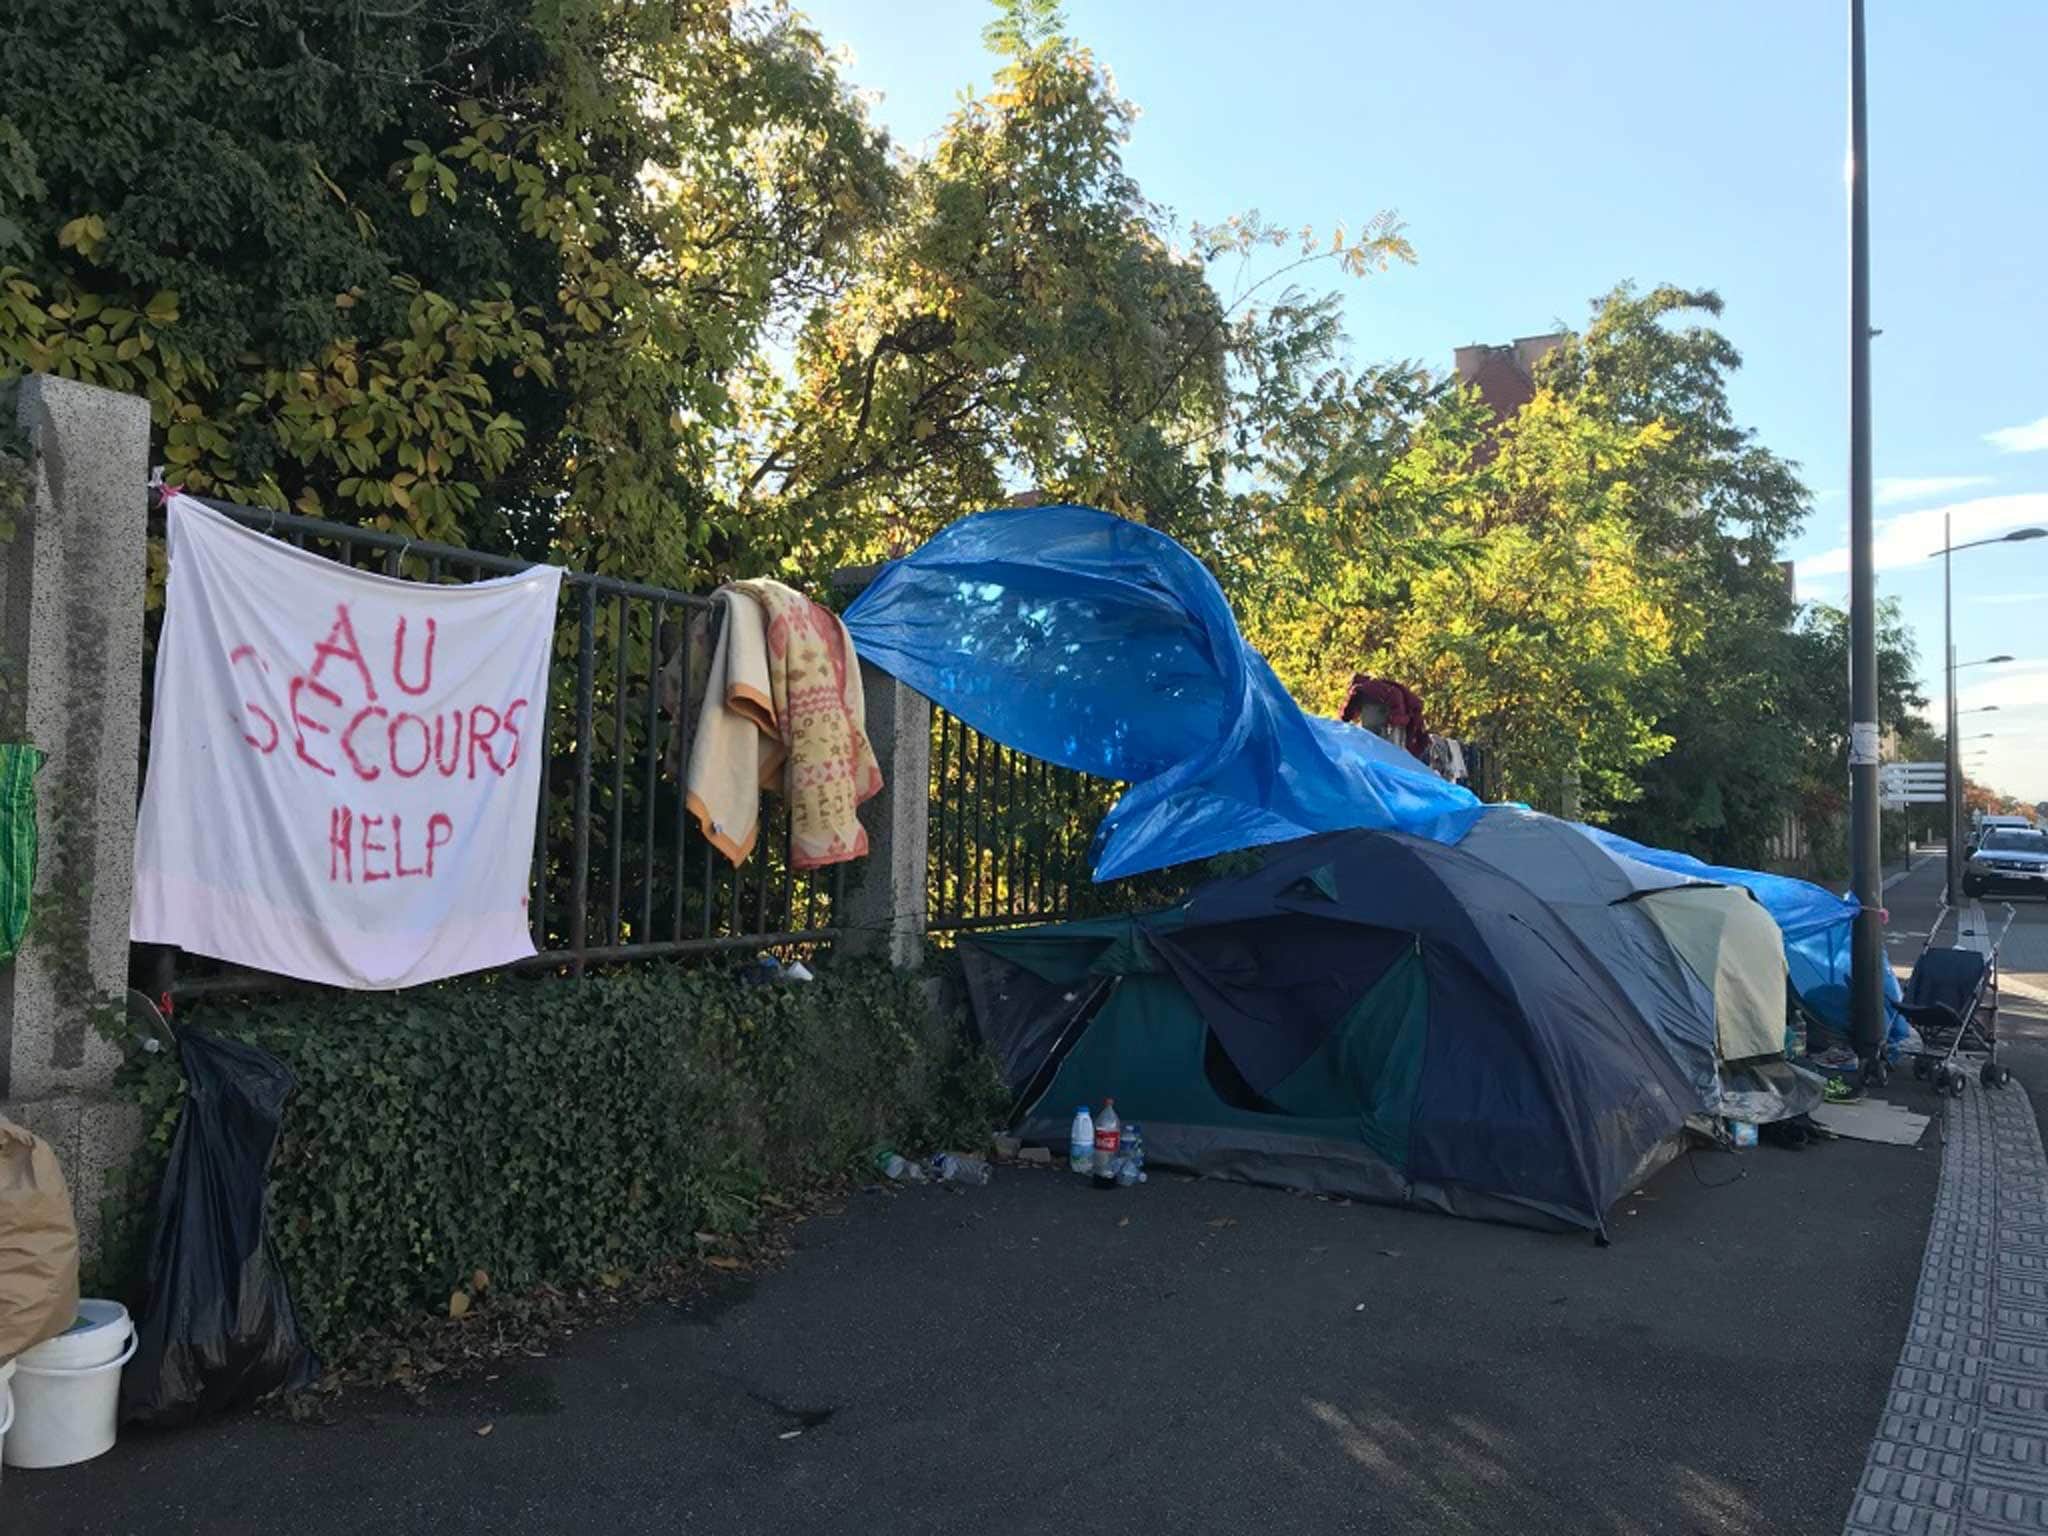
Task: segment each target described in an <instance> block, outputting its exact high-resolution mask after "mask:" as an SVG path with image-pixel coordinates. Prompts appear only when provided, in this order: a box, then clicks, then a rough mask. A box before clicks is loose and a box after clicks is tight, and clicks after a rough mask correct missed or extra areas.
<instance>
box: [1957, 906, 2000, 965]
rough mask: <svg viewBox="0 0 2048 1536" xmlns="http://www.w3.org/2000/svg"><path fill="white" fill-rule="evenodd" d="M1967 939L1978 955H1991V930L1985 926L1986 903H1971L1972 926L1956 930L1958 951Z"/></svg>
mask: <svg viewBox="0 0 2048 1536" xmlns="http://www.w3.org/2000/svg"><path fill="white" fill-rule="evenodd" d="M1965 939H1967V940H1969V947H1970V948H1971V949H1974V950H1976V951H1977V953H1978V954H1980V955H1988V954H1990V953H1991V930H1990V929H1988V928H1986V927H1985V926H1984V903H1983V902H1981V901H1973V902H1971V903H1970V926H1969V927H1967V928H1960V929H1958V930H1956V947H1957V948H1958V949H1960V948H1962V947H1963V941H1964V940H1965Z"/></svg>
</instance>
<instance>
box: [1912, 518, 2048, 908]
mask: <svg viewBox="0 0 2048 1536" xmlns="http://www.w3.org/2000/svg"><path fill="white" fill-rule="evenodd" d="M1952 524H1953V519H1952V518H1951V517H1950V516H1949V514H1948V513H1946V512H1944V513H1943V514H1942V516H1941V548H1939V549H1937V550H1936V551H1934V554H1935V555H1939V556H1941V660H1942V670H1943V675H1944V676H1943V680H1944V682H1945V683H1946V685H1947V686H1946V687H1945V688H1944V690H1943V692H1944V693H1945V695H1946V704H1947V709H1948V730H1947V736H1948V754H1947V755H1948V762H1947V763H1946V765H1945V766H1944V771H1943V774H1942V777H1943V779H1944V780H1945V781H1946V786H1947V799H1948V837H1947V839H1946V841H1947V843H1948V859H1947V864H1948V900H1949V905H1950V906H1954V905H1955V903H1956V898H1957V896H1958V895H1959V894H1960V893H1961V891H1962V888H1963V860H1962V852H1963V850H1962V838H1963V794H1962V786H1961V783H1960V780H1961V778H1962V765H1961V761H1960V759H1958V757H1957V756H1956V714H1957V711H1956V673H1957V672H1959V671H1961V670H1962V668H1964V667H1985V666H1990V665H1991V664H1992V663H1993V662H2001V661H2011V660H2012V658H2011V657H2010V656H1987V657H1986V658H1985V659H1984V660H1982V661H1965V662H1960V663H1959V662H1957V660H1956V637H1955V591H1954V583H1953V581H1952V580H1951V579H1950V575H1949V565H1950V557H1951V556H1953V555H1954V554H1955V552H1956V551H1957V550H1959V549H1979V548H1981V547H1983V546H1984V545H1986V544H2024V543H2027V542H2028V541H2029V540H2032V539H2042V538H2048V528H2015V529H2013V530H2012V531H2011V532H2010V533H2001V534H1996V535H1994V536H1993V537H1991V538H1988V539H1971V540H1970V541H1969V542H1968V543H1965V544H1958V543H1956V542H1955V532H1954V528H1953V526H1952ZM1928 558H1929V559H1930V560H1931V559H1933V558H1934V556H1933V555H1930V556H1928Z"/></svg>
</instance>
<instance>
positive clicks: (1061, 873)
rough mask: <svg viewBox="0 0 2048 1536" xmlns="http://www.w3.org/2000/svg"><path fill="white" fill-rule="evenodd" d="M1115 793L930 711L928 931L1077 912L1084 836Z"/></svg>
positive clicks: (1084, 872)
mask: <svg viewBox="0 0 2048 1536" xmlns="http://www.w3.org/2000/svg"><path fill="white" fill-rule="evenodd" d="M1118 790H1119V786H1118V785H1115V784H1112V783H1110V782H1109V781H1107V780H1104V779H1095V778H1090V777H1089V776H1088V775H1086V774H1081V773H1075V772H1073V771H1072V770H1071V769H1066V768H1060V767H1056V766H1054V765H1053V764H1051V763H1048V762H1046V761H1044V760H1043V759H1042V758H1035V757H1027V756H1025V755H1024V754H1023V753H1021V752H1017V751H1014V750H1012V749H1011V748H1009V747H1006V746H1004V745H1002V743H1000V742H998V741H995V740H992V739H991V738H989V737H987V736H984V735H982V734H981V733H980V732H979V731H977V730H975V729H973V727H971V726H969V725H968V724H967V722H966V721H964V720H961V719H958V718H957V717H955V716H953V715H950V714H948V713H946V712H945V711H944V710H942V709H934V710H933V711H932V785H931V829H930V834H929V849H930V852H929V858H928V869H929V881H928V890H929V897H930V899H929V901H928V903H927V906H926V923H927V926H928V927H929V928H930V930H931V931H932V932H934V933H940V934H943V933H950V932H955V931H958V930H961V929H970V928H1000V927H1007V926H1011V925H1015V924H1020V923H1032V922H1049V921H1055V920H1058V919H1063V918H1069V917H1073V916H1076V915H1078V913H1079V911H1080V910H1081V909H1082V908H1083V907H1084V906H1086V905H1087V904H1088V894H1089V892H1088V886H1089V877H1088V844H1089V840H1090V839H1091V838H1092V837H1094V835H1095V827H1096V823H1098V822H1099V821H1101V819H1102V813H1103V812H1104V811H1106V810H1107V809H1108V808H1109V806H1110V805H1111V803H1112V802H1113V801H1114V800H1115V799H1116V796H1117V793H1118Z"/></svg>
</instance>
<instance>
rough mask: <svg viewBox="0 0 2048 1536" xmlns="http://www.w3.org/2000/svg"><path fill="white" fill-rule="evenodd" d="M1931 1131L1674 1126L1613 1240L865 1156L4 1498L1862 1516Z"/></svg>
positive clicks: (862, 1522) (37, 1517)
mask: <svg viewBox="0 0 2048 1536" xmlns="http://www.w3.org/2000/svg"><path fill="white" fill-rule="evenodd" d="M1929 1141H1930V1143H1931V1141H1932V1138H1931V1137H1930V1138H1929ZM1937 1160H1938V1153H1937V1152H1936V1151H1934V1150H1933V1148H1932V1146H1931V1144H1930V1145H1929V1146H1928V1147H1925V1148H1921V1149H1899V1148H1888V1147H1877V1146H1869V1145H1862V1144H1856V1143H1849V1142H1843V1143H1837V1144H1834V1145H1830V1146H1826V1147H1819V1148H1814V1149H1811V1150H1806V1151H1799V1152H1787V1151H1776V1150H1770V1149H1763V1150H1759V1151H1755V1152H1749V1153H1743V1154H1739V1155H1730V1154H1720V1155H1712V1156H1709V1155H1701V1156H1700V1157H1699V1158H1698V1161H1697V1164H1696V1165H1695V1164H1691V1163H1688V1162H1687V1161H1685V1160H1681V1161H1679V1162H1678V1163H1676V1164H1675V1165H1673V1166H1672V1167H1670V1168H1668V1169H1666V1170H1665V1171H1664V1172H1663V1173H1662V1174H1660V1175H1659V1176H1658V1178H1657V1179H1656V1180H1655V1181H1654V1183H1653V1184H1652V1185H1651V1186H1650V1188H1649V1189H1648V1191H1647V1192H1646V1193H1645V1194H1643V1195H1642V1196H1641V1197H1640V1198H1635V1199H1631V1200H1629V1201H1627V1202H1625V1203H1624V1205H1623V1207H1622V1210H1621V1212H1620V1213H1619V1214H1617V1217H1616V1220H1615V1225H1616V1227H1617V1229H1618V1230H1617V1235H1616V1241H1615V1243H1614V1245H1613V1246H1612V1247H1611V1248H1607V1249H1600V1248H1596V1247H1595V1246H1594V1245H1593V1243H1592V1242H1591V1241H1590V1240H1588V1239H1586V1238H1583V1237H1559V1236H1552V1235H1543V1234H1536V1233H1530V1232H1524V1231H1518V1230H1514V1229H1510V1228H1503V1227H1491V1226H1483V1225H1479V1224H1476V1223H1470V1222H1460V1221H1454V1220H1451V1219H1448V1218H1443V1217H1436V1216H1429V1215H1424V1214H1419V1213H1406V1212H1399V1211H1389V1210H1383V1209H1376V1208H1371V1207H1364V1206H1340V1205H1336V1204H1329V1203H1324V1202H1320V1201H1317V1200H1312V1199H1305V1198H1298V1197H1292V1196H1289V1195H1285V1194H1281V1193H1277V1192H1274V1191H1271V1190H1265V1189H1256V1188H1251V1187H1248V1186H1243V1185H1233V1184H1223V1183H1196V1182H1192V1181H1183V1180H1180V1179H1177V1178H1175V1177H1173V1176H1171V1175H1167V1174H1163V1173H1155V1175H1154V1176H1153V1179H1152V1181H1151V1182H1150V1183H1149V1184H1147V1185H1146V1186H1144V1187H1143V1188H1141V1189H1138V1190H1135V1191H1116V1192H1112V1193H1099V1192H1096V1191H1094V1190H1092V1189H1090V1188H1088V1187H1087V1186H1086V1185H1085V1184H1083V1183H1081V1182H1079V1181H1077V1180H1074V1179H1072V1178H1070V1177H1068V1176H1066V1175H1064V1174H1058V1173H1052V1172H1034V1171H1027V1170H1007V1169H1006V1170H1001V1171H999V1173H998V1176H997V1179H996V1181H995V1183H994V1184H992V1185H991V1186H989V1187H987V1188H985V1189H976V1190H970V1191H963V1192H958V1193H955V1192H951V1191H947V1190H934V1189H922V1190H911V1191H908V1192H906V1193H901V1194H898V1193H893V1192H868V1193H863V1194H860V1195H856V1196H854V1197H853V1198H852V1199H851V1200H850V1201H849V1203H848V1208H847V1209H846V1210H845V1211H844V1213H843V1214H839V1215H835V1216H828V1217H822V1218H819V1219H816V1220H814V1221H813V1222H811V1223H810V1224H808V1225H807V1226H805V1227H804V1228H803V1229H802V1239H801V1243H800V1250H799V1252H798V1253H797V1255H796V1257H795V1258H794V1259H793V1261H792V1262H791V1263H789V1264H788V1265H787V1266H786V1267H785V1268H784V1269H782V1270H781V1271H779V1272H777V1273H775V1274H772V1275H770V1276H768V1277H766V1278H764V1279H762V1280H760V1281H758V1282H755V1283H752V1284H748V1285H736V1286H735V1287H734V1288H733V1289H732V1290H730V1291H729V1292H728V1293H727V1294H725V1295H724V1296H723V1297H721V1298H719V1299H718V1300H716V1301H714V1302H712V1303H706V1304H700V1305H699V1306H697V1307H696V1308H694V1309H689V1310H667V1309H661V1310H656V1311H652V1312H650V1313H648V1314H647V1315H645V1316H644V1317H643V1318H642V1319H641V1320H640V1321H639V1322H638V1323H637V1324H633V1325H629V1326H625V1327H621V1328H616V1329H607V1330H602V1331H598V1332H593V1333H591V1334H588V1335H585V1336H582V1337H579V1338H577V1339H575V1340H572V1341H570V1343H569V1344H568V1345H567V1346H566V1347H565V1348H564V1349H563V1351H562V1352H561V1354H560V1355H559V1356H558V1357H556V1358H552V1359H548V1360H541V1361H534V1362H531V1363H530V1364H528V1365H527V1366H525V1367H524V1368H520V1369H508V1370H507V1371H506V1373H505V1374H504V1376H503V1377H502V1379H500V1380H498V1381H494V1382H483V1381H478V1382H474V1383H472V1384H469V1385H466V1386H459V1387H454V1388H447V1389H442V1390H438V1391H436V1392H435V1393H434V1395H433V1396H432V1397H431V1398H430V1399H429V1401H428V1403H427V1405H426V1406H425V1408H424V1409H415V1408H413V1407H411V1406H410V1405H408V1404H406V1403H405V1402H404V1401H403V1400H402V1399H399V1398H396V1397H385V1396H381V1395H374V1394H368V1395H360V1396H357V1397H355V1398H353V1399H349V1400H345V1403H344V1408H343V1410H342V1413H341V1415H340V1422H338V1423H336V1424H334V1425H331V1426H328V1427H309V1426H300V1425H294V1424H290V1423H286V1422H283V1421H282V1420H279V1419H275V1418H268V1417H261V1416H242V1417H239V1418H235V1419H232V1420H229V1421H227V1422H223V1423H216V1424H212V1425H208V1426H204V1427H200V1428H197V1429H192V1430H188V1431H184V1432H179V1433H171V1434H158V1435H134V1436H131V1437H129V1438H126V1439H124V1440H123V1441H122V1443H121V1444H120V1445H119V1446H118V1447H117V1448H116V1449H115V1450H114V1451H113V1452H112V1453H110V1454H109V1455H108V1456H106V1457H105V1458H103V1459H101V1460H100V1461H97V1462H94V1463H91V1464H89V1465H87V1466H83V1467H78V1468H73V1469H67V1470H63V1471H54V1472H42V1473H30V1472H21V1471H9V1472H8V1473H7V1474H6V1477H5V1482H4V1486H0V1529H4V1530H5V1531H6V1532H7V1533H8V1536H50V1533H57V1532H63V1533H77V1536H86V1533H91V1536H103V1533H121V1536H128V1533H148V1536H159V1533H162V1536H170V1533H177V1532H206V1533H208V1536H234V1533H244V1532H249V1533H254V1532H262V1533H266V1536H268V1533H273V1532H287V1531H288V1532H291V1533H293V1536H343V1533H349V1536H354V1533H363V1536H370V1533H376V1536H389V1533H393V1532H407V1533H410V1532H432V1533H436V1536H457V1533H471V1532H474V1533H486V1532H488V1533H491V1536H514V1533H527V1532H535V1533H539V1532H547V1533H559V1532H578V1531H590V1532H604V1533H607V1536H611V1533H636V1532H661V1533H663V1536H669V1533H673V1532H678V1531H716V1532H720V1533H721V1536H724V1533H732V1536H746V1533H754V1532H760V1533H768V1532H775V1533H788V1532H840V1531H848V1530H874V1531H887V1532H890V1533H892V1536H897V1533H918V1532H934V1533H937V1532H945V1533H949V1536H950V1533H961V1532H1003V1533H1011V1532H1014V1533H1027V1532H1029V1533H1039V1532H1043V1533H1058V1536H1070V1533H1072V1532H1074V1531H1075V1530H1078V1529H1083V1528H1085V1529H1089V1530H1102V1531H1123V1530H1128V1531H1132V1532H1142V1533H1150V1532H1154V1531H1174V1532H1209V1531H1217V1532H1224V1531H1230V1532H1237V1531H1245V1532H1259V1533H1265V1532H1271V1531H1275V1530H1290V1531H1316V1532H1321V1531H1359V1532H1396V1531H1398V1532H1431V1533H1442V1532H1452V1533H1457V1532H1516V1533H1526V1532H1570V1533H1573V1536H1585V1533H1591V1532H1602V1533H1617V1536H1619V1533H1645V1536H1648V1533H1657V1536H1664V1533H1681V1532H1709V1531H1711V1532H1754V1533H1766V1532H1768V1533H1772V1536H1802V1533H1813V1536H1835V1533H1836V1532H1838V1531H1839V1530H1840V1529H1841V1523H1842V1519H1843V1514H1844V1511H1845V1510H1846V1509H1847V1507H1848V1501H1849V1497H1850V1494H1851V1491H1852V1489H1853V1487H1854V1486H1855V1482H1856V1479H1857V1477H1858V1475H1859V1473H1860V1471H1861V1468H1862V1464H1863V1459H1864V1454H1865V1450H1866V1448H1867V1446H1868V1443H1869V1438H1870V1435H1871V1433H1872V1430H1873V1428H1874V1426H1875V1424H1876V1421H1877V1417H1878V1413H1879V1410H1880V1406H1881V1403H1882V1400H1883V1394H1884V1392H1885V1389H1886V1386H1887V1383H1888V1381H1889V1378H1890V1374H1891V1371H1892V1367H1893V1364H1894V1362H1895V1360H1896V1358H1897V1353H1898V1349H1899V1344H1900V1340H1901V1338H1902V1337H1903V1334H1904V1329H1905V1326H1906V1320H1907V1314H1908V1310H1909V1305H1910V1299H1911V1296H1912V1291H1913V1287H1914V1283H1915V1278H1916V1275H1917V1272H1918V1269H1919V1264H1920V1257H1921V1250H1922V1246H1923V1243H1924V1239H1925V1235H1926V1224H1927V1216H1928V1212H1929V1210H1930V1208H1931V1201H1932V1191H1933V1186H1934V1182H1935V1176H1936V1171H1937V1167H1936V1165H1937ZM1709 1183H1711V1184H1712V1185H1713V1187H1708V1185H1709ZM486 1426H488V1427H489V1429H490V1433H489V1434H488V1435H486V1434H483V1433H481V1431H483V1430H484V1429H485V1427H486Z"/></svg>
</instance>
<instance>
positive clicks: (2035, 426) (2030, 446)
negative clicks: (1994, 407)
mask: <svg viewBox="0 0 2048 1536" xmlns="http://www.w3.org/2000/svg"><path fill="white" fill-rule="evenodd" d="M1984 441H1985V442H1987V443H1989V444H1990V445H1991V446H1992V447H1994V448H1996V449H1997V450H1998V451H1999V452H2000V453H2041V452H2048V416H2043V417H2042V418H2041V419H2040V420H2039V421H2030V422H2028V423H2027V424H2026V425H2025V426H2022V427H2000V428H1999V429H1998V430H1997V431H1996V432H1986V433H1985V434H1984Z"/></svg>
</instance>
